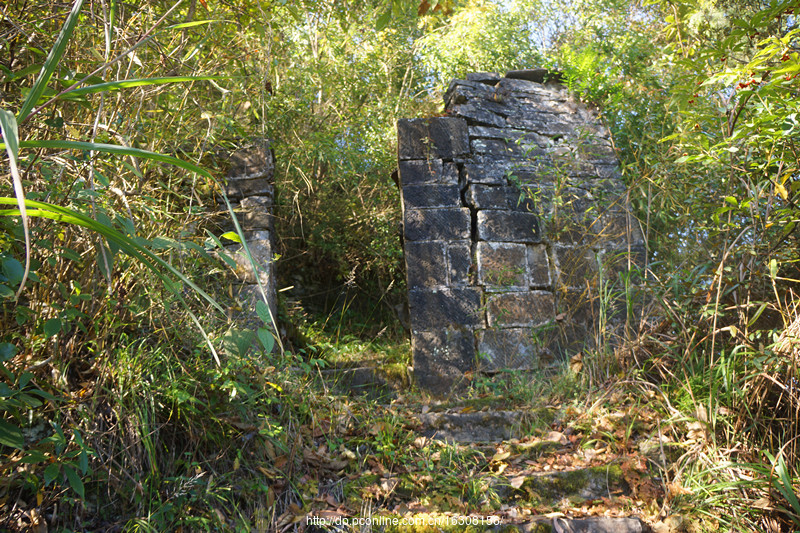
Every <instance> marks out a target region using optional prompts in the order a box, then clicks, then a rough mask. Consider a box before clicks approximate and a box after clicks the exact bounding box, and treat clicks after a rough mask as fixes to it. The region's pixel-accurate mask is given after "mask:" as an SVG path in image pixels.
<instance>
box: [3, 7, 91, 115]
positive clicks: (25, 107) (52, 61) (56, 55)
mask: <svg viewBox="0 0 800 533" xmlns="http://www.w3.org/2000/svg"><path fill="white" fill-rule="evenodd" d="M83 2H84V0H75V3H73V4H72V10H71V11H70V12H69V15H67V20H65V21H64V26H63V27H62V28H61V32H60V33H59V34H58V37H57V38H56V42H55V43H54V44H53V47H52V48H51V49H50V53H48V54H47V59H46V60H45V62H44V65H43V66H42V70H41V72H39V77H38V78H37V79H36V81H35V82H34V84H33V87H32V88H31V91H30V92H29V93H28V97H27V98H25V101H24V102H23V103H22V107H21V108H20V110H19V113H17V120H18V121H19V122H22V121H23V120H25V117H27V116H28V115H29V114H30V113H31V111H33V107H34V106H35V105H36V103H37V102H38V101H39V98H41V97H42V95H43V94H44V91H45V89H46V88H47V84H48V83H49V82H50V78H51V77H52V76H53V72H55V70H56V68H58V63H59V62H60V61H61V57H62V56H63V55H64V51H65V50H66V49H67V44H68V43H69V39H70V37H71V36H72V32H73V31H74V30H75V26H76V25H77V24H78V18H79V14H80V11H81V8H82V7H83Z"/></svg>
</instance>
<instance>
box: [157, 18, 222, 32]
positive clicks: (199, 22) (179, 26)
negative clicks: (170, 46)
mask: <svg viewBox="0 0 800 533" xmlns="http://www.w3.org/2000/svg"><path fill="white" fill-rule="evenodd" d="M213 22H224V21H223V19H206V20H193V21H191V22H181V23H180V24H173V25H172V26H167V27H166V28H165V29H167V30H182V29H185V28H194V27H195V26H201V25H205V24H211V23H213Z"/></svg>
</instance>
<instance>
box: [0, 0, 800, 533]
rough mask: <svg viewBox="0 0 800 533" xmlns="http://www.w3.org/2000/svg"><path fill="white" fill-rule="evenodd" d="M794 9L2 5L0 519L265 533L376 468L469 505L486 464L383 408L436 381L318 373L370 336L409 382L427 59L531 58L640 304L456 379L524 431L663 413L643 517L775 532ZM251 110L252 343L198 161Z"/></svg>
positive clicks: (352, 499) (782, 437)
mask: <svg viewBox="0 0 800 533" xmlns="http://www.w3.org/2000/svg"><path fill="white" fill-rule="evenodd" d="M387 7H388V9H387ZM70 9H72V10H73V11H72V15H70V14H69V13H70ZM796 9H798V5H797V2H791V1H784V2H772V3H770V2H756V3H753V2H737V1H735V0H725V1H720V2H701V3H690V2H658V3H651V4H647V5H642V4H640V3H637V2H626V1H622V0H613V1H612V0H604V1H601V0H591V1H590V0H586V1H585V2H559V1H556V0H553V1H547V2H543V1H535V2H533V1H527V0H526V1H519V2H515V3H503V4H502V5H499V4H494V3H492V2H482V1H477V0H474V1H466V2H422V3H415V2H404V1H397V2H393V3H392V4H391V5H389V4H383V3H380V2H374V3H372V2H363V3H358V5H354V6H349V7H348V6H345V5H344V4H343V3H339V2H325V1H297V2H294V1H290V2H278V3H269V2H227V3H226V2H212V1H211V0H207V1H203V0H200V1H197V0H192V1H188V2H167V1H160V0H159V1H156V0H153V1H148V2H142V3H140V5H139V4H137V5H133V4H128V3H124V2H117V1H113V0H112V1H103V0H97V1H90V0H86V1H85V2H80V1H77V2H74V3H73V4H68V3H59V2H42V1H36V0H29V1H23V0H16V1H9V2H5V3H4V4H3V5H2V6H0V14H1V15H2V19H0V71H2V76H3V77H2V88H0V90H1V91H2V93H0V98H2V101H1V103H0V107H1V108H2V109H0V111H1V112H2V116H1V117H0V118H2V121H1V123H2V130H3V141H4V147H3V149H4V158H3V161H4V163H3V168H4V172H7V173H6V174H5V175H6V176H8V178H7V179H5V178H4V179H3V181H2V183H0V192H1V193H2V196H3V197H4V198H3V205H4V206H5V208H4V210H3V211H2V212H0V214H2V215H3V216H0V226H2V229H3V231H2V233H0V304H2V309H1V310H0V312H2V325H1V326H0V362H2V365H3V366H2V376H0V411H1V412H2V417H0V454H1V455H0V480H2V482H1V483H0V529H2V530H11V531H17V530H26V529H32V530H36V531H47V530H54V531H87V530H108V531H138V530H145V531H179V530H191V531H195V530H207V531H217V530H248V529H250V530H274V529H277V528H280V529H284V530H291V529H293V528H295V527H299V524H300V522H301V521H302V519H303V517H304V516H305V514H306V513H307V512H308V511H309V510H310V509H312V508H313V509H319V508H326V507H330V506H332V507H334V508H336V505H333V504H331V502H330V501H320V500H319V498H321V496H320V495H321V494H323V492H324V493H325V494H329V495H330V494H335V495H337V499H336V500H335V503H336V504H337V505H338V504H342V505H345V506H346V507H347V508H348V509H350V510H352V509H354V508H355V509H357V508H359V507H360V502H362V501H363V502H372V503H371V504H369V505H372V504H374V505H376V506H378V505H381V504H383V503H386V502H389V501H392V500H391V493H393V491H394V489H395V487H394V486H393V485H392V483H394V481H392V482H388V481H387V480H393V479H395V478H397V479H401V478H402V476H396V475H395V474H403V472H402V470H403V469H405V470H406V472H405V474H403V475H408V476H411V475H412V474H413V475H414V476H417V475H418V476H419V477H417V478H414V479H419V478H420V477H421V478H424V481H425V483H428V484H429V485H428V487H429V488H430V490H431V491H433V492H435V493H436V494H438V495H439V496H440V498H439V500H441V501H440V503H441V502H444V503H446V504H448V505H451V506H452V508H453V509H455V510H456V511H459V512H464V511H465V510H469V509H487V510H489V509H493V508H495V507H496V504H497V503H498V502H497V501H495V500H496V499H495V500H492V498H488V497H487V496H486V495H487V486H486V485H482V484H481V483H484V482H486V479H488V478H489V477H491V476H492V475H494V474H495V473H496V472H495V471H493V470H492V468H495V467H492V466H491V465H492V464H493V461H492V457H487V456H486V453H484V452H476V451H474V450H468V449H458V448H453V447H447V446H444V445H441V446H440V445H435V444H427V445H426V444H424V443H423V444H420V443H419V442H417V443H416V444H415V438H414V433H413V430H414V429H415V428H414V426H413V425H412V424H410V423H409V418H408V415H409V413H410V412H412V411H413V410H414V409H418V408H421V407H425V408H428V409H431V408H433V409H439V408H444V407H445V406H444V404H440V405H437V404H436V402H434V401H433V400H431V399H430V398H427V397H425V395H424V394H421V393H418V392H417V391H415V390H414V389H413V387H412V388H411V389H410V391H409V390H404V391H403V392H402V393H401V394H400V396H399V400H397V401H395V402H394V403H390V402H389V401H388V400H386V399H382V400H380V402H378V403H376V402H374V401H369V400H365V399H361V398H352V397H350V396H348V395H346V394H343V393H341V392H340V391H339V390H337V389H336V388H335V387H333V388H332V387H330V386H329V384H328V383H326V382H325V381H324V380H323V379H321V376H322V372H323V371H324V370H327V369H330V368H331V367H336V366H348V365H352V364H354V363H356V362H361V363H363V362H364V361H369V362H370V364H373V365H378V366H384V367H390V366H391V367H392V368H394V370H395V371H396V373H395V375H396V376H404V377H401V378H400V381H402V380H403V379H405V378H407V372H406V370H407V366H408V365H409V364H410V363H411V361H410V358H409V351H410V350H409V346H408V342H407V340H406V338H405V334H404V332H403V329H402V326H401V325H400V323H399V322H398V321H397V319H396V316H395V315H397V314H401V315H402V303H403V293H404V285H403V282H402V279H403V267H402V249H401V245H400V241H399V226H398V224H399V202H398V201H397V193H396V190H395V188H394V185H393V184H392V182H391V179H390V174H391V171H392V169H393V166H394V153H393V142H394V141H393V124H394V121H395V119H396V118H398V117H401V116H404V117H409V116H414V115H430V114H432V113H435V112H438V111H439V109H438V107H437V106H438V104H436V103H432V102H435V101H436V94H437V90H441V87H438V85H440V84H442V83H446V82H447V81H448V80H449V79H450V78H451V77H454V76H462V75H463V74H464V73H465V72H466V71H470V70H504V69H512V68H518V67H520V66H529V64H530V62H533V61H537V62H542V63H545V64H547V65H549V66H552V67H555V68H560V69H562V70H564V71H565V73H566V78H567V82H568V85H569V87H570V89H571V90H572V91H573V92H574V93H575V94H576V95H578V96H579V97H581V98H583V99H584V100H586V101H588V102H591V103H594V104H598V105H600V106H601V107H602V109H603V112H604V117H605V119H606V122H607V124H608V126H609V128H610V130H611V131H612V134H613V137H614V141H615V144H616V148H617V150H618V154H619V156H620V160H621V161H622V163H623V166H624V176H625V179H626V180H627V181H628V184H629V186H630V198H631V202H632V204H633V205H634V207H635V209H636V214H637V216H638V217H639V218H640V220H641V221H642V225H643V229H644V233H645V234H646V236H647V239H648V243H649V246H650V259H651V263H650V265H649V271H648V286H647V288H648V291H649V294H650V298H651V304H652V305H651V308H652V311H651V312H650V314H648V315H647V316H645V317H644V319H643V320H642V321H641V323H640V324H638V325H636V328H635V329H634V330H632V331H631V333H632V334H631V336H630V338H629V339H627V342H626V343H624V344H622V345H621V347H620V348H619V349H617V350H616V351H603V350H598V352H597V353H585V354H583V356H582V358H581V359H576V360H573V361H572V362H571V364H570V365H568V368H567V367H565V368H563V369H561V370H560V373H559V374H558V375H557V376H556V377H555V378H554V377H553V376H538V377H537V376H531V375H529V374H514V373H512V374H508V375H507V376H503V375H499V376H495V377H487V376H472V378H473V382H472V384H471V388H470V392H469V393H468V396H467V398H464V399H461V400H459V401H460V402H461V403H458V402H455V405H457V406H458V408H459V409H466V410H470V409H483V408H490V407H492V408H493V407H497V406H503V407H511V406H513V407H518V408H520V409H529V410H530V411H531V412H536V413H538V412H540V411H539V410H541V409H549V410H552V411H553V412H554V413H556V414H554V415H553V416H552V417H547V418H542V419H538V418H536V417H533V418H532V419H531V421H530V427H529V428H527V429H528V431H529V432H530V434H531V435H535V434H537V432H541V431H545V430H551V429H554V428H556V429H565V428H566V427H572V428H573V429H575V431H578V432H579V433H578V434H580V435H584V434H585V435H586V439H587V440H586V441H583V440H579V441H577V442H578V444H577V445H580V446H584V445H586V446H589V445H590V444H587V443H588V442H589V441H590V440H592V439H594V440H597V441H598V442H599V443H601V444H602V447H605V448H606V449H608V450H611V451H613V452H614V453H619V454H625V453H634V446H633V444H635V442H634V440H632V439H630V438H629V437H630V436H631V434H632V431H633V428H634V427H636V428H638V429H637V431H641V432H646V431H656V430H658V431H661V432H663V433H665V434H668V435H669V437H670V439H671V440H670V442H674V443H676V445H677V446H678V449H679V453H678V454H676V456H675V457H674V464H673V465H671V466H670V465H667V464H662V465H660V467H659V468H661V470H660V471H659V472H660V478H661V480H662V486H661V487H660V492H659V493H657V494H656V493H653V501H654V502H656V506H657V508H656V509H650V510H648V511H647V512H648V513H650V515H651V516H653V517H663V516H664V515H665V514H668V513H684V514H687V515H689V516H690V517H692V518H694V519H695V521H696V522H697V524H698V525H697V529H698V530H703V529H706V530H733V531H754V530H764V531H791V530H793V529H796V528H797V527H798V526H799V525H800V503H798V496H797V493H798V490H797V487H798V483H797V465H798V464H799V463H800V461H798V453H800V450H798V405H800V404H799V403H798V402H799V401H800V400H799V399H798V392H797V386H796V385H797V383H796V368H797V364H796V356H797V345H796V335H797V334H798V323H800V322H799V321H798V312H797V297H796V294H797V288H796V283H797V282H798V276H797V264H796V263H797V259H798V257H797V250H798V247H797V242H796V226H797V218H798V210H797V205H796V196H797V190H798V185H797V183H798V168H797V161H798V160H799V159H800V154H798V146H797V138H798V132H799V131H800V122H798V101H800V94H798V83H797V81H798V74H799V73H800V62H799V61H798V56H799V54H800V50H799V49H798V44H797V38H798V29H797V19H796V14H795V10H796ZM557 14H563V15H557ZM548 17H549V18H548ZM548 21H549V22H548ZM487 28H488V29H490V30H491V31H490V33H491V38H487V39H471V38H470V39H467V37H466V36H472V35H480V32H481V31H489V30H487ZM523 29H524V31H529V32H531V33H530V38H521V37H520V35H524V33H523ZM467 30H472V31H467ZM59 35H61V36H62V37H61V38H59ZM453 43H458V44H459V46H458V47H455V48H459V50H462V48H463V52H464V53H458V54H455V53H452V49H453V48H454V45H453ZM654 44H655V45H656V46H654ZM251 137H269V138H271V139H273V141H274V144H273V147H274V150H275V152H276V160H277V164H278V168H277V173H276V185H277V191H278V192H277V198H276V201H277V210H276V218H277V221H276V222H277V228H278V234H279V236H280V246H281V250H280V252H281V254H282V257H281V258H280V259H279V260H278V269H279V272H280V277H281V280H280V281H281V287H282V288H286V289H287V290H285V291H284V292H282V293H281V294H282V296H283V297H284V301H283V305H282V316H281V320H282V322H283V329H282V330H281V331H284V332H285V333H286V335H285V338H283V339H279V340H282V341H283V342H282V343H278V345H279V346H286V347H291V348H292V349H291V350H285V351H283V350H281V349H277V350H274V351H273V350H271V349H272V348H273V344H272V342H273V340H274V338H273V337H272V336H271V333H270V332H272V333H276V332H275V330H274V329H273V324H272V321H271V319H270V318H269V317H268V316H266V315H265V314H264V313H263V307H262V308H261V311H262V312H261V313H260V315H261V319H262V321H263V322H264V324H263V329H264V331H265V333H264V334H263V335H259V336H258V341H257V342H254V338H253V336H252V335H251V334H248V333H247V332H243V331H240V330H238V329H237V327H236V325H235V324H236V322H235V321H234V320H232V318H233V317H235V316H236V315H237V313H239V312H241V311H242V309H241V305H242V303H241V302H239V301H237V300H236V299H235V298H233V297H232V296H230V294H231V293H232V292H231V291H230V289H231V287H232V285H233V284H234V283H236V280H235V278H234V277H233V275H232V273H231V271H230V269H229V267H228V266H227V264H226V263H225V261H224V260H222V259H220V254H219V251H220V246H219V235H218V233H219V231H218V228H217V227H216V226H214V225H213V224H212V221H214V220H218V219H219V215H220V214H222V215H223V216H229V214H227V213H226V209H225V207H221V206H220V203H219V197H218V192H219V188H218V185H217V184H216V182H215V178H219V177H221V176H222V175H223V174H224V170H225V165H226V163H225V154H226V153H227V152H229V151H230V150H232V149H235V148H236V147H237V146H239V145H240V144H241V143H242V142H244V141H243V140H245V139H248V138H251ZM15 141H17V142H15ZM78 143H84V144H78ZM6 169H7V171H6ZM20 189H21V190H22V191H24V197H25V198H27V200H28V201H29V202H28V204H27V206H26V207H27V211H28V213H27V215H28V216H27V217H24V216H20V215H21V213H20V209H22V207H23V206H20V205H19V199H20V198H21V197H22V193H20ZM35 202H41V203H35ZM222 205H223V206H224V204H222ZM23 221H25V222H24V223H23ZM26 225H29V228H26V227H25V226H26ZM26 234H29V236H27V235H26ZM27 258H29V259H30V264H29V266H30V269H29V272H28V273H27V274H26V261H27ZM292 286H293V288H289V287H292ZM206 296H207V297H206ZM398 310H399V311H398ZM244 311H245V312H246V311H247V310H244ZM609 391H613V393H610V392H609ZM454 401H455V400H454ZM451 407H452V406H451ZM598 410H599V411H598ZM599 412H600V413H601V414H600V415H598V414H597V413H599ZM614 413H616V414H620V415H621V416H617V415H616V414H614ZM631 413H634V414H635V415H636V416H632V415H631ZM637 417H638V418H637ZM634 419H637V420H639V419H642V420H645V422H646V423H644V425H642V426H641V427H640V426H637V425H636V423H634V422H631V420H634ZM603 420H605V421H606V422H608V423H607V424H606V425H603V424H601V423H600V422H602V421H603ZM598 421H599V422H598ZM573 444H575V443H573ZM594 445H595V444H594V443H591V446H594ZM437 446H438V448H437ZM597 449H601V447H598V448H597ZM434 457H436V460H434ZM497 462H498V461H494V463H497ZM409 471H410V472H411V473H410V474H409ZM365 472H366V473H367V475H368V476H371V477H370V478H369V479H368V480H367V481H364V482H358V481H357V480H358V478H359V477H360V476H361V474H362V473H365ZM475 472H481V473H482V475H483V474H486V476H487V477H486V478H484V477H480V476H479V477H475V476H474V475H473V474H474V473H475ZM629 475H634V474H631V473H629ZM425 476H427V477H425ZM428 478H430V479H428ZM408 479H411V478H410V477H406V478H402V482H403V483H406V482H407V480H408ZM323 486H324V487H325V488H326V490H325V491H322V490H321V487H323ZM401 488H402V487H401ZM409 490H410V489H409ZM370 498H371V499H370ZM323 499H324V498H323ZM448 502H449V503H448ZM625 505H628V503H626V504H625ZM630 505H636V504H635V503H631V504H630ZM642 509H644V506H643V507H642ZM359 510H360V511H361V512H362V513H366V512H369V509H359ZM48 528H49V529H48Z"/></svg>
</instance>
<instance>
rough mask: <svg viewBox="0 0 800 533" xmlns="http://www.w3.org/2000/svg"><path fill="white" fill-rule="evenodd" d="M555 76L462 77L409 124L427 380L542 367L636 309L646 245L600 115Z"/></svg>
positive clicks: (419, 336) (417, 346) (405, 175)
mask: <svg viewBox="0 0 800 533" xmlns="http://www.w3.org/2000/svg"><path fill="white" fill-rule="evenodd" d="M546 75H547V73H546V71H543V70H541V69H540V70H535V71H515V72H512V73H509V74H508V75H507V76H506V77H502V76H500V75H499V74H494V73H476V74H470V75H468V76H467V79H466V80H454V81H453V82H452V83H451V84H450V87H449V89H448V91H447V93H446V94H445V103H446V106H447V113H446V116H443V117H434V118H425V119H413V120H399V121H398V123H397V133H398V160H399V161H398V171H399V179H400V188H401V191H402V204H403V233H404V248H405V260H406V268H407V280H408V297H409V309H410V314H411V329H412V347H413V354H414V356H413V357H414V371H415V375H416V379H417V382H418V384H419V385H420V386H421V387H422V388H424V389H427V390H429V391H431V392H433V393H436V394H447V393H449V392H451V391H453V390H455V389H457V388H458V387H459V386H460V385H463V384H464V383H465V379H464V376H465V375H468V373H470V372H474V371H483V372H496V371H498V370H501V369H533V368H540V367H542V366H547V365H551V364H553V363H554V362H555V361H557V360H559V359H560V358H563V357H566V356H568V355H570V354H573V353H575V352H577V351H579V350H582V349H585V348H587V347H595V346H596V343H597V342H602V343H613V342H614V337H615V336H617V335H619V334H620V332H621V329H622V328H621V326H622V325H623V324H624V323H625V321H626V320H628V319H629V318H630V317H628V316H627V314H628V312H629V310H630V309H631V305H629V304H630V302H631V301H632V300H631V291H632V287H635V285H636V278H635V276H634V275H633V274H635V273H636V272H637V271H638V270H639V269H640V268H641V267H643V265H644V260H645V246H644V239H643V236H642V234H641V231H640V229H639V226H638V223H637V222H636V220H635V219H633V218H632V217H631V216H630V208H629V204H628V201H627V197H626V190H625V186H624V185H623V183H622V181H621V174H620V172H619V167H618V163H617V160H616V157H615V154H614V151H613V148H612V145H611V141H610V139H609V134H608V131H607V130H606V128H605V127H604V126H603V125H602V123H601V122H600V120H599V117H598V116H597V114H596V113H595V112H594V111H592V110H590V109H588V108H587V107H586V106H584V105H582V104H581V103H579V102H577V101H575V100H574V99H573V98H572V97H571V96H570V95H569V94H568V92H567V91H566V89H565V88H564V87H563V86H561V85H560V84H558V83H552V82H551V83H543V81H544V80H543V78H544V77H545V76H546Z"/></svg>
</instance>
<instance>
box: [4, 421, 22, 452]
mask: <svg viewBox="0 0 800 533" xmlns="http://www.w3.org/2000/svg"><path fill="white" fill-rule="evenodd" d="M0 444H2V445H4V446H9V447H11V448H17V449H19V450H21V449H22V448H23V446H25V439H24V438H23V437H22V431H21V430H20V429H19V428H18V427H17V426H14V425H12V424H9V423H8V422H5V421H4V420H0Z"/></svg>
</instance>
